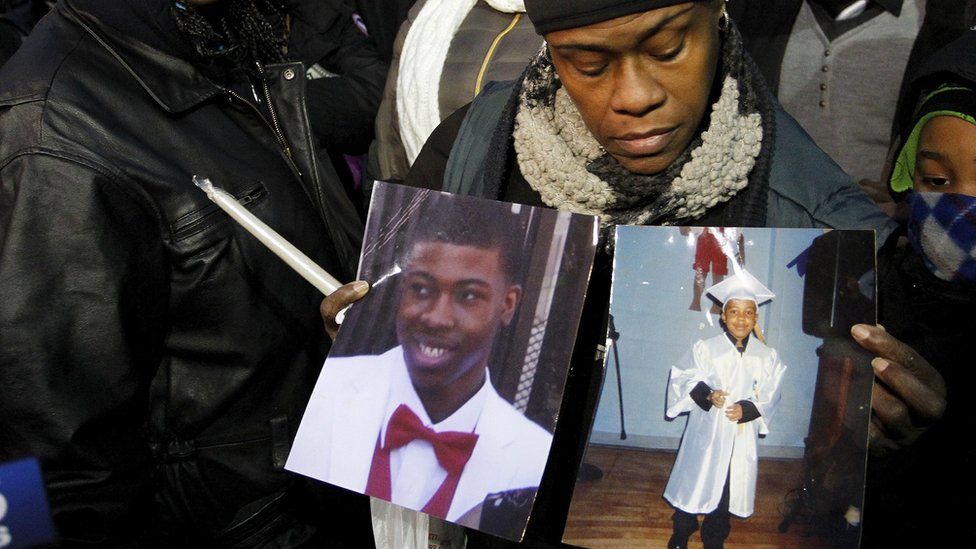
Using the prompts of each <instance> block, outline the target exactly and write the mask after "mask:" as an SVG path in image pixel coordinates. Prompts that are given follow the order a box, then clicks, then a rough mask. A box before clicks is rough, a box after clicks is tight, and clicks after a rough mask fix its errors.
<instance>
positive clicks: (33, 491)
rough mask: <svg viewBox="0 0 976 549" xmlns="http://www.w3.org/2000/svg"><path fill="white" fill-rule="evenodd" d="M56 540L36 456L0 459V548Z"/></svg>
mask: <svg viewBox="0 0 976 549" xmlns="http://www.w3.org/2000/svg"><path fill="white" fill-rule="evenodd" d="M54 540H55V532H54V523H53V522H51V511H50V509H49V508H48V505H47V497H46V496H45V494H44V481H43V480H41V468H40V466H38V464H37V460H36V459H22V460H19V461H11V462H8V463H0V548H2V549H17V548H20V547H31V546H33V545H38V544H41V543H48V542H52V541H54Z"/></svg>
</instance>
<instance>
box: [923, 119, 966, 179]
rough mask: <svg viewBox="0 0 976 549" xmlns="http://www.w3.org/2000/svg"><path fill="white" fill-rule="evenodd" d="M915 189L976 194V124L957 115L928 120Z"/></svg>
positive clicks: (924, 129) (924, 130) (924, 128)
mask: <svg viewBox="0 0 976 549" xmlns="http://www.w3.org/2000/svg"><path fill="white" fill-rule="evenodd" d="M914 189H915V191H916V192H937V193H956V194H965V195H969V196H976V125H973V124H971V123H969V122H968V121H966V120H963V119H962V118H957V117H955V116H937V117H935V118H933V119H931V120H929V121H928V122H927V123H926V124H925V127H923V128H922V133H921V135H920V137H919V142H918V153H917V156H916V165H915V185H914Z"/></svg>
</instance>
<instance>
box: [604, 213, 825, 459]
mask: <svg viewBox="0 0 976 549" xmlns="http://www.w3.org/2000/svg"><path fill="white" fill-rule="evenodd" d="M618 231H619V233H618V240H617V244H616V252H615V257H616V264H615V267H614V285H613V292H612V296H611V305H610V307H611V312H612V314H613V315H614V319H615V324H616V327H617V330H618V331H619V332H620V334H621V336H620V339H619V341H618V344H617V345H618V347H617V351H618V353H619V356H620V365H621V375H620V379H621V381H622V385H623V401H624V416H625V421H626V428H627V435H628V438H627V439H626V440H620V437H619V434H620V408H619V399H618V396H617V372H616V368H615V365H614V358H613V354H612V353H610V354H609V359H608V361H607V370H606V376H605V382H604V387H603V394H602V396H601V400H600V404H599V407H598V411H597V414H596V420H595V423H594V428H593V433H592V436H591V441H593V442H599V443H608V444H620V445H624V446H632V447H641V448H653V449H676V448H677V447H678V442H679V441H680V438H681V435H682V433H683V431H684V428H685V423H686V419H685V418H686V417H687V416H679V417H678V418H677V419H675V420H672V421H668V420H667V419H666V418H665V415H664V411H665V402H666V395H667V382H668V373H669V370H670V368H671V365H672V364H674V363H676V362H677V361H678V360H680V359H681V357H682V356H683V355H684V354H685V353H687V352H688V350H689V349H690V348H691V346H692V345H693V344H694V342H695V341H697V340H699V339H707V338H709V337H712V336H714V335H717V334H720V333H721V332H722V328H721V326H720V325H719V321H718V315H715V314H712V313H710V311H709V309H710V305H711V303H712V301H711V300H710V299H709V298H708V297H707V296H703V298H702V309H703V311H692V310H689V305H690V304H691V301H692V291H693V283H694V271H693V270H692V263H693V262H694V257H695V241H696V238H697V234H698V233H699V232H700V231H701V229H692V230H691V231H692V232H691V233H689V234H681V231H680V230H679V229H678V228H676V227H619V229H618ZM740 232H741V234H743V235H744V237H745V238H744V240H745V257H746V261H745V267H746V269H747V270H748V271H749V272H751V273H752V274H754V275H755V276H756V277H757V278H758V279H759V280H761V281H762V282H763V283H764V284H766V286H768V287H769V288H770V289H771V290H772V291H773V292H774V293H775V294H776V298H775V299H774V300H773V301H772V302H769V303H767V304H765V305H763V306H761V307H760V308H759V325H760V327H761V329H762V330H763V332H764V333H765V336H766V343H767V344H768V345H769V346H771V347H773V348H774V349H776V350H777V351H778V352H779V354H780V357H781V359H782V361H783V363H784V364H785V365H786V366H787V373H786V377H785V378H784V380H783V385H782V387H781V394H782V401H781V402H780V405H779V407H778V409H777V410H776V414H775V416H774V417H773V418H772V422H771V424H770V434H769V436H767V437H765V438H763V439H761V440H760V455H761V456H770V457H801V456H802V455H803V439H804V437H805V436H806V434H807V429H808V426H809V418H810V411H811V408H812V404H813V392H814V387H815V385H816V377H817V365H818V362H817V355H816V349H817V347H818V346H819V345H820V344H821V340H820V339H819V338H815V337H812V336H809V335H806V334H804V333H803V331H802V328H801V325H802V305H803V278H802V277H801V276H800V274H799V273H798V271H797V268H796V267H795V266H794V267H792V268H791V267H788V265H789V264H790V263H791V262H792V261H793V260H794V259H795V258H797V256H799V255H800V254H801V253H803V252H804V250H806V249H807V248H808V247H809V246H810V243H811V242H812V241H813V239H814V238H816V237H817V236H819V235H821V234H823V231H821V230H818V229H758V228H755V229H754V228H747V229H742V230H741V231H740ZM729 272H730V273H731V272H732V265H731V260H730V261H729ZM711 285H712V277H711V275H708V278H707V280H706V282H705V288H706V289H707V288H708V287H709V286H711Z"/></svg>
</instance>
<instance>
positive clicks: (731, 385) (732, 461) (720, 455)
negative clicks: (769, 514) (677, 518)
mask: <svg viewBox="0 0 976 549" xmlns="http://www.w3.org/2000/svg"><path fill="white" fill-rule="evenodd" d="M785 372H786V366H784V365H783V363H782V362H780V360H779V356H778V354H777V353H776V350H775V349H772V348H770V347H767V346H766V345H764V344H763V343H762V342H760V341H759V340H758V339H756V338H755V337H752V338H750V339H749V343H748V344H747V345H746V350H745V352H744V353H743V354H741V355H740V354H739V351H738V350H736V348H735V344H733V343H732V342H731V341H730V340H729V338H728V337H726V335H725V334H724V333H723V334H721V335H719V336H716V337H713V338H710V339H707V340H705V341H698V342H697V343H695V345H694V346H693V347H692V349H691V352H689V353H688V354H687V355H685V357H684V358H683V359H682V361H681V363H679V364H678V365H676V366H672V367H671V382H670V384H669V386H668V410H667V416H668V417H676V416H678V415H679V414H682V413H685V412H688V425H687V426H686V427H685V433H684V436H683V437H682V439H681V447H680V448H679V449H678V457H677V458H676V459H675V462H674V469H672V470H671V477H670V478H668V485H667V486H666V487H665V489H664V498H665V499H667V500H668V501H669V502H671V504H672V505H674V506H675V507H677V508H678V509H681V510H682V511H685V512H688V513H710V512H712V511H714V510H715V509H716V508H717V507H718V503H719V500H721V498H722V490H723V489H724V488H725V478H726V473H728V476H729V511H730V512H731V513H732V514H734V515H737V516H740V517H748V516H749V515H751V514H752V512H753V507H754V505H755V498H756V478H757V473H758V466H757V462H758V457H757V448H756V445H757V439H758V437H759V435H760V434H766V433H767V432H768V427H769V421H770V419H771V418H772V415H773V411H774V410H775V407H776V404H777V402H779V385H780V382H781V381H782V379H783V374H784V373H785ZM700 381H704V382H705V383H707V384H708V386H709V387H711V388H712V389H713V390H718V389H721V390H723V391H726V392H728V393H729V395H728V396H726V397H725V406H726V407H728V406H731V405H732V404H734V403H736V402H738V401H740V400H748V401H750V402H752V403H753V404H754V405H755V406H756V409H757V410H758V411H759V413H760V417H759V418H757V419H755V420H753V421H749V422H746V423H734V422H732V421H730V420H729V419H728V418H727V417H725V410H724V409H723V408H718V407H715V406H712V407H711V408H710V409H709V410H708V411H707V412H706V411H704V410H702V409H701V407H700V406H698V404H696V403H695V401H694V400H693V399H692V398H691V390H692V389H693V388H694V387H695V385H697V384H698V383H699V382H700Z"/></svg>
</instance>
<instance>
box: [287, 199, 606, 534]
mask: <svg viewBox="0 0 976 549" xmlns="http://www.w3.org/2000/svg"><path fill="white" fill-rule="evenodd" d="M595 230H596V229H595V218H593V217H589V216H580V215H576V214H570V213H565V212H557V211H554V210H548V209H542V208H530V207H526V206H519V205H513V204H507V203H501V202H494V201H489V200H481V199H475V198H470V197H461V196H454V195H449V194H447V193H440V192H434V191H427V190H417V189H411V188H406V187H399V186H394V185H385V184H381V185H379V186H378V187H377V188H376V190H375V191H374V195H373V203H372V206H371V209H370V214H369V220H368V223H367V234H366V240H365V242H364V246H363V255H362V259H361V262H360V265H361V272H360V278H361V279H364V280H368V281H370V282H371V283H372V290H371V292H370V293H369V294H368V295H367V296H366V297H365V298H364V299H363V300H362V301H361V302H359V303H356V304H355V305H354V306H353V307H351V308H350V310H349V312H348V314H347V315H346V319H345V321H344V322H343V325H342V328H341V329H340V331H339V335H338V338H337V340H336V343H335V345H334V347H333V349H332V351H331V353H330V356H329V358H328V359H327V360H326V362H325V365H324V367H323V369H322V373H321V376H320V378H319V380H318V383H317V384H316V386H315V390H314V392H313V394H312V398H311V401H310V402H309V405H308V408H307V409H306V412H305V416H304V419H303V421H302V424H301V426H300V428H299V431H298V435H297V438H296V441H295V444H294V446H293V448H292V451H291V454H290V456H289V459H288V463H287V466H286V468H287V469H289V470H291V471H295V472H298V473H301V474H304V475H308V476H311V477H313V478H316V479H319V480H322V481H325V482H328V483H331V484H335V485H338V486H342V487H344V488H347V489H350V490H354V491H357V492H361V493H364V494H367V495H370V496H373V497H376V498H380V499H383V500H386V501H390V502H392V503H395V504H397V505H401V506H404V507H407V508H409V509H413V510H416V511H422V512H424V513H427V514H429V515H431V516H435V517H438V518H444V519H447V520H448V521H451V522H456V523H460V524H464V525H466V526H469V527H472V528H477V529H481V530H484V531H486V532H489V533H492V534H495V535H498V536H501V537H507V538H509V539H516V540H518V539H521V537H522V535H523V533H524V529H525V525H526V522H527V521H528V518H529V515H530V513H531V510H532V504H533V501H534V496H535V490H536V489H537V487H538V486H539V483H540V481H541V479H542V474H543V471H544V469H545V466H546V462H547V460H548V456H549V448H550V445H551V443H552V432H553V430H554V429H555V425H556V421H557V415H558V410H559V403H560V401H561V395H562V391H563V387H564V385H565V380H566V375H567V371H568V367H569V358H570V353H571V350H572V345H573V341H574V338H575V335H576V329H577V325H578V322H579V315H580V311H581V308H582V303H583V298H584V295H585V289H586V283H587V280H588V277H589V272H590V268H591V263H592V258H593V251H594V247H595ZM486 502H490V505H486Z"/></svg>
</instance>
